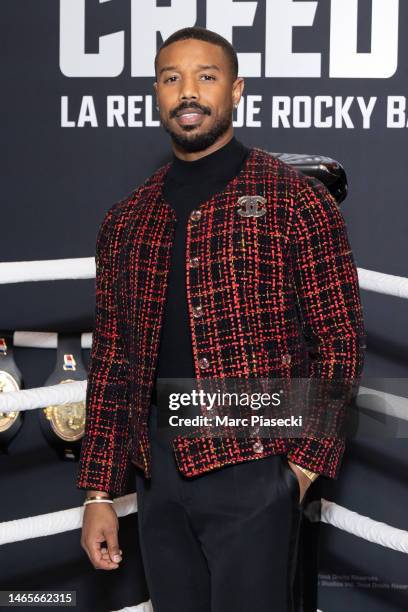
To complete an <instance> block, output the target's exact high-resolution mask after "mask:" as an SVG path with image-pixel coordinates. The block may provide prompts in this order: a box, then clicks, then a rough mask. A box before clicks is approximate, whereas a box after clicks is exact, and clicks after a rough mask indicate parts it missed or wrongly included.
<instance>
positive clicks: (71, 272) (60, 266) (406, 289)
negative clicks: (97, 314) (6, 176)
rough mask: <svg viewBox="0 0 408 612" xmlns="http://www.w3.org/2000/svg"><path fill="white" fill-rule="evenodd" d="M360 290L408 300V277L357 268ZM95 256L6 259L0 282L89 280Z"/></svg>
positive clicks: (94, 270) (94, 269) (0, 266)
mask: <svg viewBox="0 0 408 612" xmlns="http://www.w3.org/2000/svg"><path fill="white" fill-rule="evenodd" d="M357 271H358V280H359V285H360V288H361V289H365V290H366V291H374V292H375V293H382V294H385V295H392V296H394V297H400V298H404V299H408V278H405V277H404V276H394V275H392V274H384V273H383V272H375V271H374V270H366V269H364V268H357ZM95 274H96V267H95V258H94V257H76V258H71V259H43V260H38V261H6V262H1V263H0V285H3V284H9V283H27V282H32V281H50V280H52V281H54V280H86V279H90V278H95Z"/></svg>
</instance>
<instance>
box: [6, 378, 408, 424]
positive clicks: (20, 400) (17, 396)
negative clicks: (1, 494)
mask: <svg viewBox="0 0 408 612" xmlns="http://www.w3.org/2000/svg"><path fill="white" fill-rule="evenodd" d="M87 384H88V381H87V380H76V381H74V382H70V383H69V384H64V385H62V384H57V385H49V386H47V387H36V388H33V389H20V391H6V392H3V393H0V412H2V413H6V412H17V411H22V410H35V409H37V408H44V407H45V406H62V405H64V404H70V403H74V402H83V401H85V399H86V389H87ZM373 397H375V398H376V399H380V400H381V401H380V402H379V403H377V404H376V403H375V402H372V401H370V400H371V399H372V398H373ZM357 406H358V407H359V408H360V407H361V408H367V409H369V410H372V411H373V412H377V413H379V414H385V415H387V416H392V417H396V418H398V419H400V420H402V421H407V420H408V398H406V397H400V396H398V395H393V394H391V393H385V392H383V391H377V390H376V389H368V388H367V387H360V388H359V392H358V395H357Z"/></svg>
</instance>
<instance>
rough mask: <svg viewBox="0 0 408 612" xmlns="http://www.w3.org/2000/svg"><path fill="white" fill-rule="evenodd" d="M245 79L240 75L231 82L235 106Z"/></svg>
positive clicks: (242, 89)
mask: <svg viewBox="0 0 408 612" xmlns="http://www.w3.org/2000/svg"><path fill="white" fill-rule="evenodd" d="M244 87H245V81H244V79H243V78H242V77H237V78H236V79H235V81H234V82H233V84H232V100H233V102H234V104H235V105H236V106H238V104H239V101H240V99H241V96H242V93H243V91H244Z"/></svg>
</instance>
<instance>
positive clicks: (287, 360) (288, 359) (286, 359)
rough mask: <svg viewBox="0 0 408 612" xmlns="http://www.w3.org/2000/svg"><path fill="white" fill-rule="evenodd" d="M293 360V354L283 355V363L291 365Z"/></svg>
mask: <svg viewBox="0 0 408 612" xmlns="http://www.w3.org/2000/svg"><path fill="white" fill-rule="evenodd" d="M291 361H292V357H291V355H289V353H287V354H286V355H283V357H282V363H284V364H285V365H289V364H290V362H291Z"/></svg>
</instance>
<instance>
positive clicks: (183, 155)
mask: <svg viewBox="0 0 408 612" xmlns="http://www.w3.org/2000/svg"><path fill="white" fill-rule="evenodd" d="M233 136H234V132H233V128H232V126H231V127H230V128H229V129H228V130H227V131H226V132H225V133H224V134H223V135H222V136H221V137H220V138H219V139H218V140H216V142H214V143H213V144H212V145H211V146H210V147H207V149H203V150H202V151H193V152H189V151H186V150H185V149H183V148H181V147H180V146H179V145H178V144H177V143H174V142H173V144H172V148H173V154H174V155H175V157H177V158H179V159H182V160H183V161H195V160H197V159H201V158H202V157H205V156H206V155H211V153H214V152H215V151H217V150H218V149H221V148H222V147H223V146H225V145H226V144H227V143H228V142H229V141H230V140H231V138H233Z"/></svg>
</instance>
